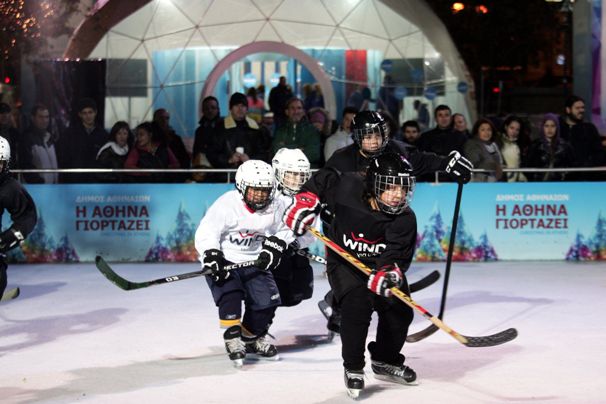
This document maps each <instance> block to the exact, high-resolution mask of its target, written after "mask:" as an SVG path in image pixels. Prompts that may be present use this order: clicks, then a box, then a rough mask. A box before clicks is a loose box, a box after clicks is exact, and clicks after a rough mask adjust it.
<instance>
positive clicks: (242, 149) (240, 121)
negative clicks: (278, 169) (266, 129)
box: [206, 93, 270, 168]
mask: <svg viewBox="0 0 606 404" xmlns="http://www.w3.org/2000/svg"><path fill="white" fill-rule="evenodd" d="M247 112H248V99H247V98H246V95H244V94H242V93H234V94H232V96H231V97H230V99H229V114H228V115H227V116H226V117H225V118H223V119H222V120H221V121H220V122H219V124H218V125H217V126H216V127H215V128H214V130H211V131H209V138H208V145H207V150H208V151H207V153H206V157H207V158H208V161H209V162H210V164H212V166H213V167H214V168H238V167H239V166H240V165H241V164H242V163H244V162H246V161H248V160H250V159H253V160H264V161H267V160H268V152H269V150H268V149H269V142H270V141H269V140H268V139H266V136H265V135H263V133H262V132H261V131H260V129H259V125H258V124H257V122H255V120H253V119H251V118H249V117H247V116H246V114H247Z"/></svg>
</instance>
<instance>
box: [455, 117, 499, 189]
mask: <svg viewBox="0 0 606 404" xmlns="http://www.w3.org/2000/svg"><path fill="white" fill-rule="evenodd" d="M496 133H497V131H496V129H495V127H494V125H493V124H492V122H491V121H489V120H488V119H485V118H481V119H478V121H477V122H476V123H475V125H473V129H472V130H471V139H469V140H468V141H467V142H466V143H465V146H464V148H463V155H464V156H465V157H467V159H468V160H469V161H471V164H473V167H474V168H481V169H484V170H490V172H484V173H474V174H473V177H472V179H471V180H472V181H473V182H495V181H500V180H501V177H502V176H503V158H502V157H501V153H500V152H499V146H498V145H497V144H496V143H495V141H494V140H493V138H494V137H495V135H496Z"/></svg>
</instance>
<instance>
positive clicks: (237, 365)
mask: <svg viewBox="0 0 606 404" xmlns="http://www.w3.org/2000/svg"><path fill="white" fill-rule="evenodd" d="M231 363H232V365H234V367H235V368H236V369H240V368H241V367H242V366H243V365H244V359H232V361H231Z"/></svg>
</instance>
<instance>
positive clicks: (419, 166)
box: [325, 139, 447, 176]
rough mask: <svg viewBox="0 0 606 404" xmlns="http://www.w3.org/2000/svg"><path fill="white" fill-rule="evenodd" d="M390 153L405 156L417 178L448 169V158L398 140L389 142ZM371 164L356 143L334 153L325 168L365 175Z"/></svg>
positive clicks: (386, 147) (387, 149) (386, 151)
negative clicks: (425, 151)
mask: <svg viewBox="0 0 606 404" xmlns="http://www.w3.org/2000/svg"><path fill="white" fill-rule="evenodd" d="M388 152H392V153H399V154H401V155H403V156H404V157H405V158H406V159H407V160H408V162H409V163H410V164H411V165H412V169H413V174H414V175H415V176H420V175H423V174H429V173H434V172H436V171H439V170H443V169H444V168H445V167H446V160H447V159H446V158H444V157H441V156H438V155H436V154H433V153H423V152H421V151H419V150H418V149H417V148H415V147H411V146H408V145H406V144H405V143H403V142H400V141H398V140H393V139H390V140H389V142H388V143H387V146H385V150H384V153H388ZM369 164H370V158H368V157H366V156H365V155H363V154H362V153H361V152H360V149H359V148H358V145H357V144H355V143H354V144H350V145H349V146H346V147H344V148H342V149H339V150H337V151H336V152H334V154H333V155H332V157H331V158H330V159H328V161H327V162H326V165H325V167H332V168H336V169H337V170H339V171H340V172H342V173H349V172H361V173H365V172H366V169H367V168H368V165H369Z"/></svg>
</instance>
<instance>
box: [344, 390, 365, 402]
mask: <svg viewBox="0 0 606 404" xmlns="http://www.w3.org/2000/svg"><path fill="white" fill-rule="evenodd" d="M361 391H362V389H347V395H348V396H349V398H353V399H354V400H357V399H358V397H360V392H361Z"/></svg>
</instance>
